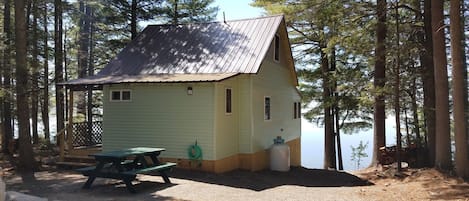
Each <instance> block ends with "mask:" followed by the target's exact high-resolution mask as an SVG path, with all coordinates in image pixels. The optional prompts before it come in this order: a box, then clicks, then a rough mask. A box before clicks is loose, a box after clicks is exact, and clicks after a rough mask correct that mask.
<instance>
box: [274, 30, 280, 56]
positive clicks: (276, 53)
mask: <svg viewBox="0 0 469 201" xmlns="http://www.w3.org/2000/svg"><path fill="white" fill-rule="evenodd" d="M279 57H280V37H279V36H278V35H275V48H274V59H275V61H278V60H279Z"/></svg>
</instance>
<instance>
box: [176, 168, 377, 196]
mask: <svg viewBox="0 0 469 201" xmlns="http://www.w3.org/2000/svg"><path fill="white" fill-rule="evenodd" d="M170 177H172V178H180V179H187V180H193V181H198V182H204V183H210V184H218V185H224V186H230V187H235V188H245V189H251V190H255V191H262V190H265V189H269V188H274V187H277V186H282V185H296V186H305V187H341V186H367V185H373V183H371V182H369V181H367V180H363V179H361V178H359V177H357V176H355V175H352V174H349V173H347V172H339V171H331V170H321V169H306V168H302V167H299V168H298V167H295V168H291V170H290V171H289V172H275V171H270V170H262V171H257V172H250V171H244V170H235V171H231V172H228V173H222V174H215V173H207V172H198V171H193V170H182V169H174V170H173V171H172V172H171V173H170Z"/></svg>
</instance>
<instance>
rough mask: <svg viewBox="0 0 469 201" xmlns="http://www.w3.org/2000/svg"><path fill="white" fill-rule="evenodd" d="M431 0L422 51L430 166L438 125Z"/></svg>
mask: <svg viewBox="0 0 469 201" xmlns="http://www.w3.org/2000/svg"><path fill="white" fill-rule="evenodd" d="M431 5H432V4H431V0H425V1H424V28H425V41H424V46H425V51H422V57H421V58H422V65H423V70H422V73H423V74H422V77H423V94H424V100H423V105H424V106H423V110H424V114H425V128H426V129H425V135H426V138H425V140H426V142H427V143H426V148H427V150H428V160H427V163H428V166H430V167H433V166H434V165H435V155H436V154H435V152H436V150H435V147H436V127H435V124H436V123H435V121H436V119H435V75H434V71H435V67H434V63H433V33H432V14H431V7H432V6H431Z"/></svg>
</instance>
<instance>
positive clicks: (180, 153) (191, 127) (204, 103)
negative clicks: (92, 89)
mask: <svg viewBox="0 0 469 201" xmlns="http://www.w3.org/2000/svg"><path fill="white" fill-rule="evenodd" d="M188 86H192V88H193V91H194V94H193V95H187V92H186V90H187V87H188ZM113 89H116V90H119V89H130V90H131V91H132V101H131V102H110V101H109V93H110V90H113ZM212 97H213V85H212V84H210V83H209V84H192V85H190V84H159V85H158V84H130V85H129V84H127V85H122V84H121V85H112V86H109V85H106V86H105V87H104V107H103V108H104V120H103V129H104V134H103V146H104V150H115V149H121V148H128V147H135V146H151V147H164V148H166V151H165V152H164V153H163V154H162V156H164V157H171V158H187V149H188V147H189V146H190V145H191V144H193V143H194V142H195V141H196V140H197V142H198V145H200V146H201V148H202V150H203V156H204V159H208V160H211V159H213V157H214V154H213V150H214V147H213V98H212Z"/></svg>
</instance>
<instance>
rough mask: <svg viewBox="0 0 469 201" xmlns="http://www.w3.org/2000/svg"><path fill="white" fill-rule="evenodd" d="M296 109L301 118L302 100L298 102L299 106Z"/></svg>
mask: <svg viewBox="0 0 469 201" xmlns="http://www.w3.org/2000/svg"><path fill="white" fill-rule="evenodd" d="M296 109H297V110H298V111H297V112H296V114H297V118H301V102H298V106H297V107H296Z"/></svg>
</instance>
